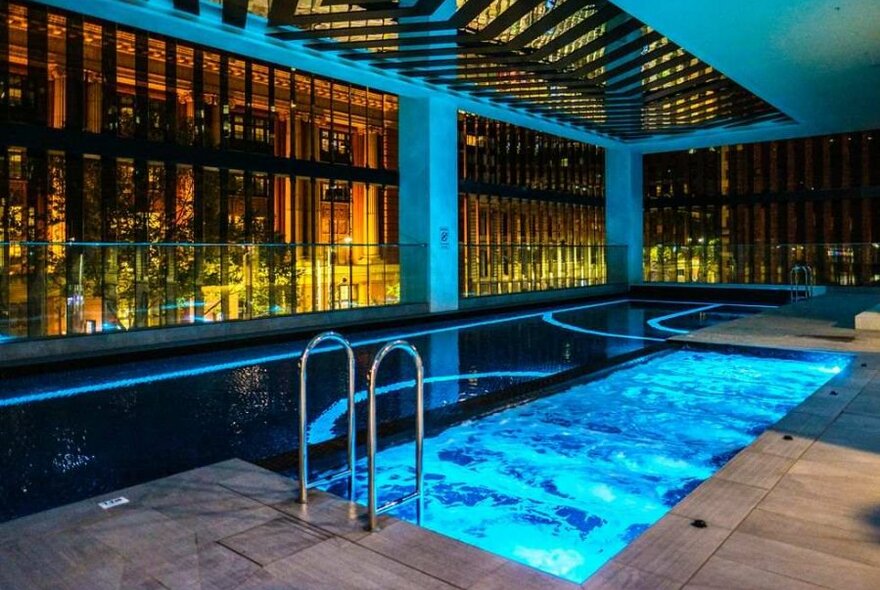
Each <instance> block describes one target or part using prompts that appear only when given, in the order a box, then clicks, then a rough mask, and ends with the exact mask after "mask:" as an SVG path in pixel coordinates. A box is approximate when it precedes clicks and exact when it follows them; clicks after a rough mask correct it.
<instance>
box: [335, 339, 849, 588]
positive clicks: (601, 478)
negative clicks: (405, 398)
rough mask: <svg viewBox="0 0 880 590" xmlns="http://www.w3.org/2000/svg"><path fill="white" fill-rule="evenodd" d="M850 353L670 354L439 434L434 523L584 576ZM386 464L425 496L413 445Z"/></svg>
mask: <svg viewBox="0 0 880 590" xmlns="http://www.w3.org/2000/svg"><path fill="white" fill-rule="evenodd" d="M848 362H849V361H848V358H847V357H845V356H842V355H821V356H820V355H813V356H811V357H809V358H778V357H777V358H773V357H759V356H754V355H744V354H733V353H720V352H709V351H694V350H676V351H665V352H660V353H656V354H653V355H649V356H648V357H646V358H645V359H643V360H640V361H638V362H634V363H632V364H629V365H627V366H624V367H622V368H620V369H617V370H615V371H613V372H611V373H610V374H609V375H607V376H606V377H604V378H599V379H596V380H592V381H587V382H582V383H577V384H574V385H570V386H566V387H565V389H564V390H562V391H559V392H558V393H555V394H552V395H548V396H546V397H541V398H539V399H536V400H535V401H532V402H529V403H525V404H522V405H518V406H515V407H511V408H508V409H504V410H501V411H498V412H495V413H492V414H489V415H486V416H482V417H479V418H476V419H473V420H465V421H463V422H461V423H459V424H456V425H454V426H452V427H450V428H448V429H446V430H444V431H443V432H441V433H440V434H438V435H436V436H433V437H428V438H426V439H425V451H424V452H425V455H424V457H425V463H424V469H425V472H424V473H425V475H424V480H425V499H424V512H423V518H422V525H423V526H425V527H427V528H428V529H431V530H433V531H435V532H438V533H441V534H444V535H447V536H450V537H454V538H456V539H459V540H461V541H464V542H466V543H470V544H472V545H475V546H477V547H480V548H482V549H485V550H487V551H491V552H493V553H496V554H499V555H502V556H504V557H507V558H509V559H513V560H516V561H519V562H522V563H524V564H527V565H530V566H532V567H535V568H538V569H540V570H543V571H545V572H548V573H551V574H554V575H557V576H560V577H563V578H565V579H568V580H571V581H573V582H578V583H580V582H583V581H584V580H585V579H586V578H587V577H588V576H589V575H590V574H592V573H593V572H595V571H596V570H597V569H598V568H599V567H600V566H601V565H602V564H604V563H605V562H606V561H607V560H608V559H610V558H611V557H612V556H614V554H615V553H617V552H618V551H620V550H621V549H623V548H624V547H625V546H626V545H627V544H628V543H629V542H631V541H632V540H633V539H635V538H636V537H637V536H638V535H639V534H641V533H642V532H643V531H644V530H645V529H647V528H648V527H649V526H651V525H652V524H653V523H654V522H656V521H657V520H658V519H659V518H660V517H661V516H663V515H664V514H665V513H666V512H667V511H669V510H670V509H671V508H672V507H673V506H674V505H675V504H676V503H677V502H678V501H679V500H681V499H682V498H683V497H684V496H685V495H687V494H688V493H689V492H690V491H691V490H693V489H694V488H695V487H696V486H697V485H699V484H700V483H701V482H702V481H703V480H705V479H707V478H708V477H710V476H711V475H712V474H713V473H714V472H715V471H716V470H718V469H719V468H720V467H722V466H723V465H724V464H725V463H726V462H727V461H728V460H730V459H731V458H732V457H733V455H735V454H736V453H737V452H738V451H739V450H741V449H742V448H743V447H745V446H747V445H748V444H749V443H751V442H752V440H754V439H755V438H756V437H757V436H758V435H760V434H761V433H762V432H763V431H764V430H765V429H766V428H767V427H769V426H771V425H772V424H774V423H775V422H776V421H777V420H778V419H780V418H781V417H782V416H784V415H785V414H786V413H787V412H788V411H789V410H791V409H792V408H793V407H794V406H796V405H797V404H798V403H800V402H801V401H803V400H804V399H805V398H806V397H807V396H809V395H810V394H811V393H812V392H813V391H815V390H816V389H818V388H819V387H820V386H822V385H823V384H824V383H825V382H826V381H828V380H829V379H830V378H831V377H832V376H833V375H835V374H837V373H838V372H840V371H841V370H842V369H843V368H844V367H845V366H846V364H847V363H848ZM377 465H378V484H377V489H378V490H379V493H380V502H381V501H384V500H386V499H392V498H397V497H400V496H402V495H404V494H407V493H409V492H411V491H412V481H413V477H414V467H413V443H406V444H399V445H396V446H391V447H389V448H386V449H384V450H382V451H380V453H379V455H378V459H377ZM357 473H358V475H359V478H358V488H357V489H358V493H357V496H358V500H359V502H361V503H364V504H365V503H366V490H367V487H366V483H367V482H366V473H367V468H366V462H365V460H363V461H361V462H360V464H358V466H357ZM332 491H337V492H339V493H340V494H344V491H345V490H344V484H343V485H342V487H341V488H340V487H336V488H334V489H333V490H332ZM396 515H397V516H401V517H404V518H407V519H408V520H413V519H414V516H415V512H414V508H413V505H408V506H404V507H402V508H400V509H398V511H397V513H396Z"/></svg>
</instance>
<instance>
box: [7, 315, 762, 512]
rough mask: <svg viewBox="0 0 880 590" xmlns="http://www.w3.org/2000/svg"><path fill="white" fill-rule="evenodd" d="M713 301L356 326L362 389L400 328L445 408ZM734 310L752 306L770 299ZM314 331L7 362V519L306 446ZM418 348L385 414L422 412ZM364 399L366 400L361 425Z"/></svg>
mask: <svg viewBox="0 0 880 590" xmlns="http://www.w3.org/2000/svg"><path fill="white" fill-rule="evenodd" d="M706 305H707V304H703V303H699V302H675V301H640V300H627V299H623V300H605V301H590V302H573V303H570V304H566V305H557V306H548V307H546V308H541V309H533V310H526V311H522V310H520V311H515V312H503V313H492V314H483V315H478V316H472V317H469V318H465V319H459V320H453V321H435V322H426V323H422V324H409V325H406V326H402V327H396V328H393V329H380V330H371V331H361V332H347V331H346V332H345V333H346V336H348V337H349V338H350V340H351V341H352V344H353V346H354V349H355V354H356V363H357V387H358V391H359V394H358V396H359V398H361V399H362V398H363V397H364V396H365V389H366V378H365V376H366V373H367V369H368V367H369V363H370V361H371V360H372V357H373V355H374V354H375V353H376V351H377V350H378V349H379V348H380V347H381V346H382V345H383V344H385V343H386V342H388V341H389V340H392V339H395V338H406V339H407V340H408V341H410V342H412V343H413V344H414V345H415V346H416V347H417V348H418V350H419V352H420V353H421V355H422V358H423V360H424V363H425V373H426V388H425V398H426V405H427V407H428V408H429V409H431V410H437V409H438V408H439V409H442V408H457V407H460V406H459V404H460V403H461V402H464V401H478V400H479V398H481V397H482V396H486V395H499V396H502V397H503V395H505V392H508V391H509V390H510V388H516V387H525V386H530V385H529V384H530V383H532V382H539V381H538V380H541V379H546V378H550V377H552V376H554V375H557V374H559V373H561V372H563V371H567V370H570V369H573V368H577V367H580V366H583V365H584V364H586V363H591V364H603V363H606V362H613V361H614V359H617V358H620V357H621V356H622V355H627V354H632V353H638V351H640V350H642V349H644V348H646V347H649V346H655V345H658V344H662V342H663V341H664V340H665V339H666V338H668V337H670V336H674V335H675V333H674V332H669V331H668V329H667V330H664V327H667V326H666V324H668V325H669V326H673V327H681V324H677V323H676V322H682V321H684V322H688V321H695V320H694V317H696V318H697V320H696V321H699V322H701V323H700V325H701V326H702V325H708V324H710V323H713V322H716V321H723V319H724V318H719V317H717V316H714V315H712V314H711V313H707V314H704V315H702V316H701V315H700V313H702V312H694V310H695V309H700V308H704V307H706ZM732 309H733V310H737V311H738V312H739V313H754V312H756V311H760V310H761V309H762V308H761V307H755V306H736V307H734V308H732ZM694 313H696V314H697V315H696V316H694ZM701 318H702V319H701ZM652 323H653V325H652ZM655 326H659V327H655ZM685 327H689V325H688V326H685ZM304 344H305V342H304V340H303V339H302V338H291V339H290V340H289V341H286V342H279V343H272V344H261V345H254V346H247V347H240V348H230V349H222V348H221V349H218V350H215V351H211V352H207V353H196V354H185V353H180V354H178V355H177V356H174V357H170V358H157V359H138V360H137V361H135V362H126V363H117V364H112V365H106V366H94V367H92V366H89V363H88V362H85V361H84V362H82V363H81V368H79V369H76V370H66V371H63V372H60V371H59V372H51V371H45V372H41V373H38V374H22V375H19V374H16V373H11V374H7V375H5V376H4V377H3V379H2V380H0V432H2V433H4V434H3V437H2V438H0V474H2V477H0V521H4V520H8V519H11V518H15V517H18V516H23V515H25V514H29V513H32V512H37V511H40V510H45V509H48V508H52V507H55V506H59V505H61V504H66V503H69V502H73V501H76V500H81V499H84V498H89V497H92V496H95V495H98V494H103V493H107V492H110V491H113V490H118V489H121V488H125V487H128V486H131V485H135V484H139V483H143V482H145V481H149V480H152V479H157V478H160V477H164V476H167V475H171V474H173V473H178V472H180V471H186V470H188V469H193V468H196V467H200V466H203V465H208V464H211V463H215V462H218V461H223V460H226V459H230V458H233V457H237V458H240V459H244V460H246V461H255V462H261V461H266V460H267V459H270V460H274V458H275V457H278V456H283V455H285V454H287V455H292V454H293V452H294V450H295V449H296V447H297V445H298V440H297V434H296V433H297V428H296V424H297V398H298V387H297V369H296V360H297V358H298V357H299V355H300V353H301V352H302V349H303V346H304ZM0 352H2V347H0ZM342 357H343V355H342V354H341V352H339V351H338V350H337V351H335V352H333V351H331V350H328V349H326V348H320V349H319V350H317V351H316V352H315V354H314V356H313V357H312V359H311V360H310V363H309V372H310V391H309V393H308V395H309V412H310V416H309V422H310V423H311V424H312V428H311V436H312V441H313V442H318V441H321V440H327V439H331V438H334V437H337V436H340V435H341V434H342V433H343V432H344V423H343V422H344V421H343V420H341V419H340V418H341V416H342V415H343V414H344V404H343V403H341V402H340V399H341V398H342V397H343V393H342V392H343V390H344V387H345V383H346V376H345V374H344V371H341V370H340V366H341V365H342V363H343V360H342ZM407 361H408V359H405V358H403V355H394V356H392V357H389V358H388V361H387V362H386V363H385V364H384V365H383V367H382V383H381V387H380V392H381V394H382V395H381V396H380V398H379V404H378V406H379V407H378V413H379V418H380V420H381V421H383V422H389V421H394V420H396V419H399V418H401V417H404V418H405V417H407V416H409V415H411V414H412V411H413V403H412V395H411V391H410V389H409V388H407V387H406V383H407V381H408V380H411V379H412V378H413V371H412V367H411V364H410V363H409V362H407ZM363 406H364V404H359V408H358V413H359V424H361V425H363V424H364V421H363V415H364V414H363ZM435 415H436V414H435ZM429 426H431V424H429ZM316 465H317V464H316Z"/></svg>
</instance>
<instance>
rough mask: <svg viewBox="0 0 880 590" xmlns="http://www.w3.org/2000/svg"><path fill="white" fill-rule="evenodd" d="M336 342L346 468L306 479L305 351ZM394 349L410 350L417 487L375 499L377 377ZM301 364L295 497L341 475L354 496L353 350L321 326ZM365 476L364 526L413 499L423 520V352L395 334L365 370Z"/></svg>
mask: <svg viewBox="0 0 880 590" xmlns="http://www.w3.org/2000/svg"><path fill="white" fill-rule="evenodd" d="M331 341H332V342H336V343H337V344H339V345H340V346H341V347H342V349H343V350H345V353H346V356H347V359H348V399H347V402H348V404H347V405H348V407H347V412H346V415H347V422H348V424H347V429H346V434H347V455H348V456H347V468H346V469H344V470H342V471H339V472H336V473H333V474H331V475H329V476H327V477H325V478H323V479H321V480H318V481H314V482H311V483H310V482H309V480H308V472H309V452H308V446H309V445H308V440H309V438H308V414H307V410H308V405H307V399H306V398H307V395H306V392H307V386H308V379H307V369H308V361H309V357H310V355H311V354H312V352H313V351H314V349H315V348H317V346H318V345H320V344H322V343H324V342H331ZM395 350H400V351H403V352H405V353H407V354H408V355H409V357H410V358H411V359H412V361H413V364H414V365H415V369H416V383H415V385H416V413H415V419H416V440H415V489H414V490H413V492H412V493H410V494H406V495H404V496H401V497H399V498H395V499H393V500H389V501H387V502H385V503H384V504H382V505H379V499H378V493H377V489H376V452H377V450H378V428H379V424H378V421H377V418H376V383H377V380H378V376H379V369H380V367H381V366H382V362H383V361H384V360H385V358H386V357H387V356H388V355H389V354H390V353H392V352H394V351H395ZM298 369H299V441H300V444H299V502H300V503H301V504H307V503H308V501H309V498H308V491H309V490H310V489H312V488H314V487H318V486H323V485H327V484H329V483H331V482H335V481H339V480H341V479H348V494H349V499H350V500H351V501H352V502H353V501H354V500H355V497H356V496H355V478H356V475H355V462H356V456H355V452H356V447H357V438H356V429H355V391H354V377H355V362H354V350H353V349H352V346H351V343H349V341H348V340H346V339H345V338H344V337H343V336H342V335H341V334H339V333H337V332H332V331H330V332H322V333H321V334H318V335H317V336H315V337H314V338H312V339H311V340H310V341H309V343H308V344H306V347H305V348H304V349H303V352H302V354H301V355H300V358H299V363H298ZM367 382H368V390H367V480H368V484H367V485H368V510H369V521H368V528H369V530H371V531H375V530H378V529H379V516H380V515H381V514H384V513H385V512H388V511H390V510H393V509H395V508H398V507H400V506H403V505H404V504H409V503H411V502H415V503H416V519H417V521H418V522H419V523H421V520H422V508H423V498H424V468H423V464H424V440H425V369H424V364H423V363H422V357H421V355H420V354H419V351H418V350H417V349H416V347H415V346H413V345H412V344H410V343H409V342H407V341H405V340H394V341H392V342H389V343H387V344H385V345H384V346H383V347H382V348H380V349H379V351H378V352H377V353H376V356H375V357H373V362H372V363H371V365H370V371H369V373H367Z"/></svg>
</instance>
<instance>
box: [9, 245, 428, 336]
mask: <svg viewBox="0 0 880 590" xmlns="http://www.w3.org/2000/svg"><path fill="white" fill-rule="evenodd" d="M402 260H403V261H405V262H406V264H407V265H408V266H406V267H405V271H402V270H401V268H402V267H401V261H402ZM426 260H427V254H426V248H425V246H424V245H421V244H408V245H399V244H381V245H380V244H223V245H217V244H137V243H112V244H109V243H73V242H70V243H25V242H15V243H0V342H4V341H8V340H11V339H21V338H42V337H57V336H72V335H80V334H97V333H106V332H120V331H130V330H142V329H149V328H157V327H165V326H177V325H188V324H198V323H213V322H224V321H236V320H249V319H260V318H270V317H281V316H291V315H296V314H303V313H312V312H321V311H330V310H341V309H355V308H362V307H371V306H380V305H381V306H384V305H399V304H405V303H425V301H426V299H425V295H426V291H425V287H424V285H422V284H421V283H422V282H423V281H424V276H423V273H424V272H425V269H426V266H427V265H426ZM405 283H409V288H406V289H404V288H402V285H403V284H405Z"/></svg>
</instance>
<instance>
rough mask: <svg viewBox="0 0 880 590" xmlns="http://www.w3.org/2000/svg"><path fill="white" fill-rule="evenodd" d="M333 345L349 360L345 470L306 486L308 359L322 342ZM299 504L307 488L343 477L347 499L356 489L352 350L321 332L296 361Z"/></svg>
mask: <svg viewBox="0 0 880 590" xmlns="http://www.w3.org/2000/svg"><path fill="white" fill-rule="evenodd" d="M328 341H334V342H337V343H339V344H340V345H341V346H342V348H343V349H344V350H345V353H346V355H347V356H348V429H347V431H348V432H347V433H348V457H347V461H348V469H346V470H345V471H340V472H338V473H335V474H332V475H329V476H327V477H326V478H324V479H322V480H319V481H316V482H314V483H312V484H309V481H308V479H309V433H308V415H307V410H308V406H307V403H306V387H307V384H308V380H307V376H306V375H307V372H306V369H307V368H308V361H309V356H310V355H311V353H312V350H314V349H315V347H317V346H318V345H319V344H321V343H322V342H328ZM298 365H299V502H300V504H307V503H308V501H309V498H308V492H309V488H313V487H315V486H319V485H323V484H327V483H330V482H333V481H336V480H339V479H342V478H343V477H348V478H349V479H348V495H349V499H350V500H352V501H354V497H355V496H354V487H355V473H354V464H355V447H356V444H357V440H356V438H355V424H354V407H355V402H354V350H353V349H352V347H351V344H350V343H349V342H348V340H346V339H345V338H343V337H342V335H340V334H339V333H337V332H323V333H321V334H318V335H317V336H315V337H314V338H312V339H311V340H309V343H308V344H306V347H305V348H304V349H303V351H302V354H301V355H300V357H299V363H298Z"/></svg>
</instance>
